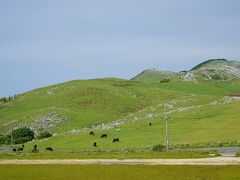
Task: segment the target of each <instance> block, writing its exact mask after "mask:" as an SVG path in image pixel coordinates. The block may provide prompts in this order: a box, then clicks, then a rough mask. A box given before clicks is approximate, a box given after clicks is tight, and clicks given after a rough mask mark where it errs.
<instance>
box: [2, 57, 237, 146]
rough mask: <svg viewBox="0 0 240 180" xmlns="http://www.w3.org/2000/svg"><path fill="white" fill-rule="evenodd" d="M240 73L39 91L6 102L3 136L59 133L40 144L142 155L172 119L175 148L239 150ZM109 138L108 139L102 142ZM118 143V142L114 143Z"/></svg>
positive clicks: (198, 70)
mask: <svg viewBox="0 0 240 180" xmlns="http://www.w3.org/2000/svg"><path fill="white" fill-rule="evenodd" d="M238 71H239V62H235V61H234V62H233V61H227V60H209V61H206V62H204V63H201V64H200V65H198V66H196V67H194V68H193V69H191V70H190V71H187V72H180V73H172V72H164V71H157V70H146V71H143V72H142V73H141V74H139V75H137V76H136V77H134V78H133V79H131V80H124V79H116V78H104V79H93V80H75V81H70V82H66V83H61V84H56V85H53V86H49V87H44V88H40V89H36V90H33V91H30V92H26V93H23V94H20V95H17V97H16V98H15V99H12V100H11V101H10V102H5V103H3V102H1V103H0V132H1V133H0V134H6V133H9V131H10V130H11V129H14V128H18V127H23V126H28V127H30V128H31V129H33V130H34V131H35V132H36V133H38V132H41V131H49V132H51V133H52V134H53V135H54V136H53V137H51V138H49V139H46V140H38V141H37V143H38V144H39V145H40V146H41V145H42V146H54V147H56V148H59V149H61V148H66V149H92V148H93V147H92V143H93V142H97V143H98V149H100V150H103V149H104V150H106V149H121V148H140V149H141V148H143V149H144V148H151V147H152V146H153V145H155V144H159V143H161V144H163V143H164V139H165V127H164V125H165V123H164V120H163V116H165V115H168V116H169V117H170V120H169V139H170V143H171V144H172V145H175V146H178V145H179V144H185V145H186V144H190V145H193V144H194V145H199V146H201V145H202V146H208V145H213V146H215V145H218V144H219V143H221V144H222V143H223V144H224V145H226V146H231V145H234V146H236V145H239V146H240V129H239V127H240V119H239V117H240V112H239V108H240V97H239V94H238V93H237V92H239V91H240V80H239V77H240V75H239V74H238ZM206 72H207V73H210V74H207V76H205V75H206ZM217 76H219V77H218V78H213V77H217ZM162 79H169V80H170V81H169V82H164V83H160V80H162ZM150 122H151V123H152V126H149V125H148V124H149V123H150ZM89 131H94V132H95V133H96V135H95V136H89V135H88V133H89ZM103 133H107V134H108V136H109V138H108V139H101V138H100V136H101V134H103ZM114 137H117V138H120V143H116V144H114V143H112V142H111V139H112V138H114ZM33 143H36V141H35V142H30V143H28V145H29V146H32V145H33ZM28 145H27V146H28Z"/></svg>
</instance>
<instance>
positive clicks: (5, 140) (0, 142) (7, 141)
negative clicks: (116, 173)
mask: <svg viewBox="0 0 240 180" xmlns="http://www.w3.org/2000/svg"><path fill="white" fill-rule="evenodd" d="M10 143H11V137H10V136H9V135H6V136H4V135H0V145H3V144H10Z"/></svg>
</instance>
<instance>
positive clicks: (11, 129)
mask: <svg viewBox="0 0 240 180" xmlns="http://www.w3.org/2000/svg"><path fill="white" fill-rule="evenodd" d="M12 132H13V125H12V124H11V143H12V145H13V133H12Z"/></svg>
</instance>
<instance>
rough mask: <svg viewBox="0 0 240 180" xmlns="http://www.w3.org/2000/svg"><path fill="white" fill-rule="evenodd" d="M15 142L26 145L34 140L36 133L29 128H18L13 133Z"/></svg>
mask: <svg viewBox="0 0 240 180" xmlns="http://www.w3.org/2000/svg"><path fill="white" fill-rule="evenodd" d="M12 137H13V142H14V143H15V144H21V143H26V142H28V141H31V140H33V139H34V132H33V131H32V130H31V129H29V128H27V127H23V128H18V129H15V130H13V131H12Z"/></svg>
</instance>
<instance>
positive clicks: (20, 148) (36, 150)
mask: <svg viewBox="0 0 240 180" xmlns="http://www.w3.org/2000/svg"><path fill="white" fill-rule="evenodd" d="M149 126H152V123H149ZM89 135H91V136H95V133H94V131H90V132H89ZM101 138H108V135H107V134H102V135H101ZM116 142H120V139H119V138H113V140H112V143H116ZM24 147H25V146H24V144H23V145H22V147H19V148H15V147H14V148H12V151H13V152H17V151H18V152H23V151H24ZM93 147H97V142H94V143H93ZM45 151H53V148H52V147H46V148H45ZM32 152H38V149H37V145H36V144H35V145H34V149H33V150H32Z"/></svg>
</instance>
